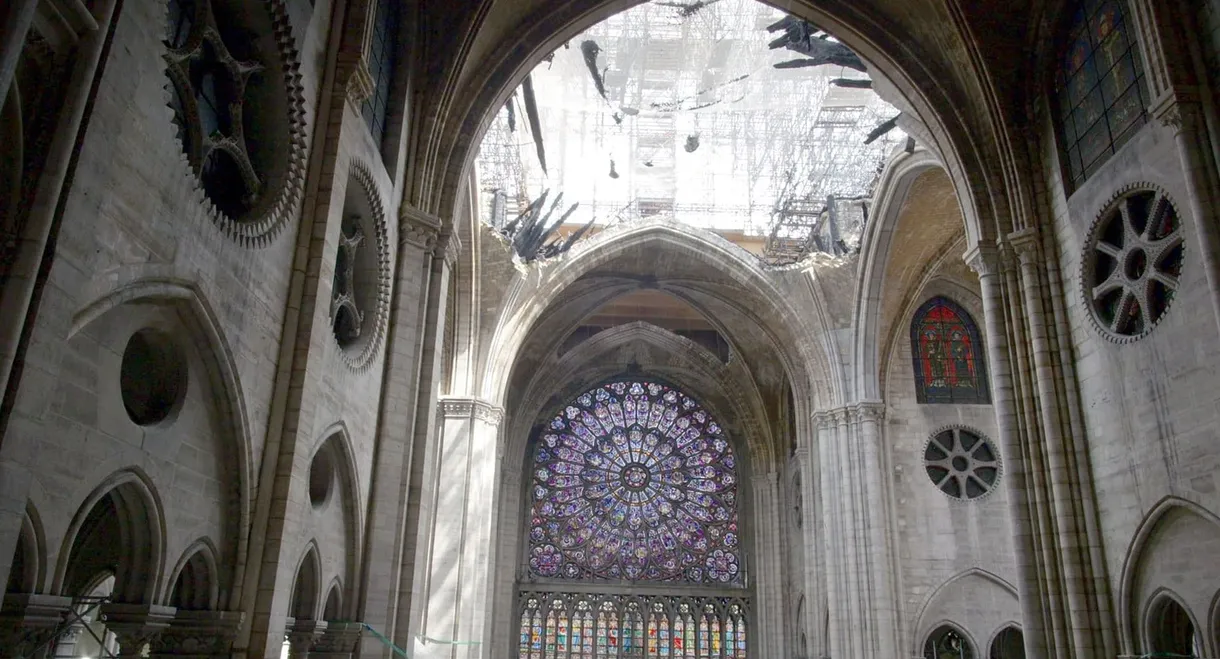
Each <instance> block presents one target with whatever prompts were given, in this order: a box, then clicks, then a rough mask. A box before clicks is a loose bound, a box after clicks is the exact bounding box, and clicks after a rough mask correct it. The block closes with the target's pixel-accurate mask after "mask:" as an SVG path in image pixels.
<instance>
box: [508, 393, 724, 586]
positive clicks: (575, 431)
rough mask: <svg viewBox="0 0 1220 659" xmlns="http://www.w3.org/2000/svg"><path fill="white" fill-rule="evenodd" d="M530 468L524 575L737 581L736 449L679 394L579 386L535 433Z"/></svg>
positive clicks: (699, 409) (703, 413) (702, 411)
mask: <svg viewBox="0 0 1220 659" xmlns="http://www.w3.org/2000/svg"><path fill="white" fill-rule="evenodd" d="M532 467H533V469H532V471H533V473H532V482H531V489H532V505H531V511H530V513H531V514H530V530H529V556H528V558H529V573H530V575H531V576H533V577H542V578H557V579H566V580H628V581H650V582H686V583H695V584H710V585H741V584H742V583H743V575H742V569H741V561H740V556H739V544H740V539H739V532H738V524H737V504H738V500H737V496H738V493H737V462H736V456H735V454H734V451H733V448H732V446H731V445H730V443H729V441H728V439H727V438H726V437H725V434H724V430H723V429H722V428H721V427H720V425H719V424H718V423H717V422H716V421H715V420H714V419H713V418H712V417H711V415H710V414H708V412H707V411H706V410H705V409H704V408H703V407H702V406H700V405H699V404H698V403H697V402H695V401H694V400H693V399H692V398H690V397H689V396H687V395H686V394H684V393H681V392H679V391H677V390H676V389H673V388H671V387H668V386H665V385H662V384H659V383H656V382H646V381H632V382H613V383H609V384H605V385H602V386H599V387H596V388H594V389H592V390H590V391H588V392H585V393H583V394H581V395H580V396H578V397H577V398H576V399H575V400H574V401H572V402H571V404H569V405H568V406H566V407H565V409H564V410H563V411H562V412H560V413H559V414H558V415H556V416H555V417H554V419H552V420H551V422H550V424H549V425H548V426H547V428H546V429H545V430H544V431H543V432H542V433H541V436H540V437H539V438H538V446H537V449H536V452H535V456H534V460H533V464H532Z"/></svg>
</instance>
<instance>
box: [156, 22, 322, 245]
mask: <svg viewBox="0 0 1220 659" xmlns="http://www.w3.org/2000/svg"><path fill="white" fill-rule="evenodd" d="M168 16H169V37H168V39H167V40H166V46H167V52H166V54H165V61H166V64H167V68H166V73H167V75H168V76H169V79H170V85H169V92H170V108H171V109H172V110H173V119H174V125H175V127H176V129H177V133H178V139H179V141H180V142H181V144H182V149H183V151H184V152H185V154H186V159H187V162H188V163H189V164H190V168H191V171H192V173H193V174H194V176H195V177H196V178H197V179H198V181H199V185H200V187H201V188H202V191H203V194H204V196H205V197H206V198H207V200H208V202H209V203H210V204H211V206H212V209H213V211H214V212H213V219H214V220H215V221H216V222H217V223H219V224H220V225H221V226H222V227H223V228H225V229H226V230H227V231H228V232H230V233H231V234H233V235H235V236H237V237H238V238H239V239H241V240H243V241H249V242H252V243H254V244H262V243H263V242H265V241H266V240H268V239H269V238H270V237H271V236H272V235H274V233H275V231H276V230H277V229H279V228H280V227H282V225H283V223H284V222H285V221H286V220H287V219H288V218H289V217H290V216H291V215H292V213H293V211H294V209H295V207H296V205H297V202H298V201H299V199H300V192H301V180H302V167H303V163H304V146H305V140H304V135H305V131H304V122H303V117H304V103H303V98H302V95H301V87H300V83H299V77H300V76H299V74H297V73H296V71H297V69H298V64H297V54H296V51H295V49H294V48H293V47H292V45H291V44H292V37H291V34H290V33H289V32H288V27H287V26H288V21H287V17H286V14H285V10H284V7H283V3H282V1H281V0H259V1H252V0H169V12H168Z"/></svg>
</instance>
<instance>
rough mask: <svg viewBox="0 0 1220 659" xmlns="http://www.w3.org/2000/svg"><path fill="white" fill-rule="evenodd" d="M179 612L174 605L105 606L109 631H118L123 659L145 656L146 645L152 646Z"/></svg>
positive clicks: (115, 633)
mask: <svg viewBox="0 0 1220 659" xmlns="http://www.w3.org/2000/svg"><path fill="white" fill-rule="evenodd" d="M175 613H177V609H175V608H174V607H172V606H156V605H150V604H116V603H112V602H108V603H106V604H103V605H102V606H101V614H102V615H103V616H105V618H106V629H109V630H110V631H112V632H114V635H115V636H116V637H117V638H118V640H119V654H118V657H120V659H124V658H126V657H132V658H133V659H134V658H135V657H140V656H142V654H141V653H142V652H143V650H144V644H145V643H151V642H152V641H153V640H154V639H155V638H156V637H157V635H159V634H161V633H162V632H164V631H165V630H166V629H168V628H169V625H170V622H171V621H173V619H174V614H175Z"/></svg>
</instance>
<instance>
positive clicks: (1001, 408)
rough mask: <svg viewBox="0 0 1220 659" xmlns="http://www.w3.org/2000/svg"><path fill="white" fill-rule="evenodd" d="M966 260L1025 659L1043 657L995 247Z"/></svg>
mask: <svg viewBox="0 0 1220 659" xmlns="http://www.w3.org/2000/svg"><path fill="white" fill-rule="evenodd" d="M964 258H965V260H966V262H967V263H968V264H969V266H970V267H971V269H973V270H974V271H975V272H976V273H978V275H979V290H980V293H981V296H982V299H983V318H984V321H985V325H986V328H987V336H986V341H987V363H988V367H989V369H988V370H989V372H990V374H991V397H992V405H993V406H994V407H995V415H996V428H997V431H998V433H999V443H1000V452H1001V454H1002V455H1003V457H1004V477H1005V479H1006V480H1007V481H1008V490H1007V493H1008V506H1009V511H1008V516H1009V520H1010V523H1011V524H1012V538H1013V545H1014V554H1015V557H1016V563H1017V565H1016V568H1017V590H1018V594H1019V595H1020V601H1021V618H1022V620H1021V634H1022V635H1023V636H1024V638H1025V656H1027V657H1045V656H1047V651H1046V638H1045V632H1046V629H1045V621H1044V619H1043V615H1044V611H1043V606H1042V600H1041V589H1040V587H1039V581H1038V578H1039V575H1038V570H1037V567H1038V564H1037V554H1036V547H1035V545H1036V542H1035V541H1036V530H1035V528H1034V524H1033V520H1032V519H1031V517H1030V507H1029V491H1028V486H1027V483H1026V481H1027V472H1026V466H1025V459H1024V456H1023V455H1022V454H1021V447H1020V446H1019V442H1020V436H1019V433H1018V430H1017V401H1016V400H1015V398H1014V396H1013V381H1012V367H1011V364H1010V362H1009V351H1008V327H1007V322H1006V319H1005V309H1004V306H1005V305H1004V291H1003V285H1002V281H1001V276H1000V257H999V251H998V250H997V249H996V248H995V246H994V245H978V246H976V247H974V248H973V249H971V250H970V251H969V252H967V253H966V255H965V257H964Z"/></svg>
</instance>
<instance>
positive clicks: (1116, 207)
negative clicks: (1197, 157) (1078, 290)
mask: <svg viewBox="0 0 1220 659" xmlns="http://www.w3.org/2000/svg"><path fill="white" fill-rule="evenodd" d="M1183 249H1184V248H1183V235H1182V224H1181V221H1180V220H1179V219H1178V213H1177V209H1175V208H1174V206H1173V204H1172V203H1170V201H1169V199H1168V197H1166V196H1165V194H1164V193H1163V192H1160V191H1155V190H1137V191H1135V192H1132V193H1129V194H1126V195H1124V196H1122V197H1120V198H1119V199H1118V201H1116V202H1115V203H1114V204H1112V205H1111V206H1110V207H1109V208H1108V209H1107V210H1106V211H1105V212H1104V213H1102V214H1101V216H1100V217H1099V218H1098V220H1097V222H1096V223H1095V224H1094V225H1093V231H1092V232H1091V234H1090V237H1089V242H1088V246H1087V248H1086V250H1085V256H1084V277H1083V285H1084V297H1085V300H1086V302H1088V303H1089V309H1090V311H1091V312H1092V314H1093V320H1094V321H1095V322H1096V323H1097V326H1098V329H1100V330H1101V331H1102V333H1103V334H1106V335H1107V336H1109V337H1110V338H1112V339H1117V340H1123V339H1134V338H1139V337H1140V336H1143V335H1144V334H1147V333H1148V332H1149V331H1150V330H1151V329H1152V327H1153V326H1154V325H1156V323H1157V322H1159V321H1160V320H1161V318H1162V317H1163V316H1164V315H1165V312H1166V311H1168V309H1169V304H1170V303H1171V302H1172V301H1173V297H1174V295H1175V294H1176V293H1177V290H1178V285H1179V278H1180V277H1181V274H1182V262H1183Z"/></svg>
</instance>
